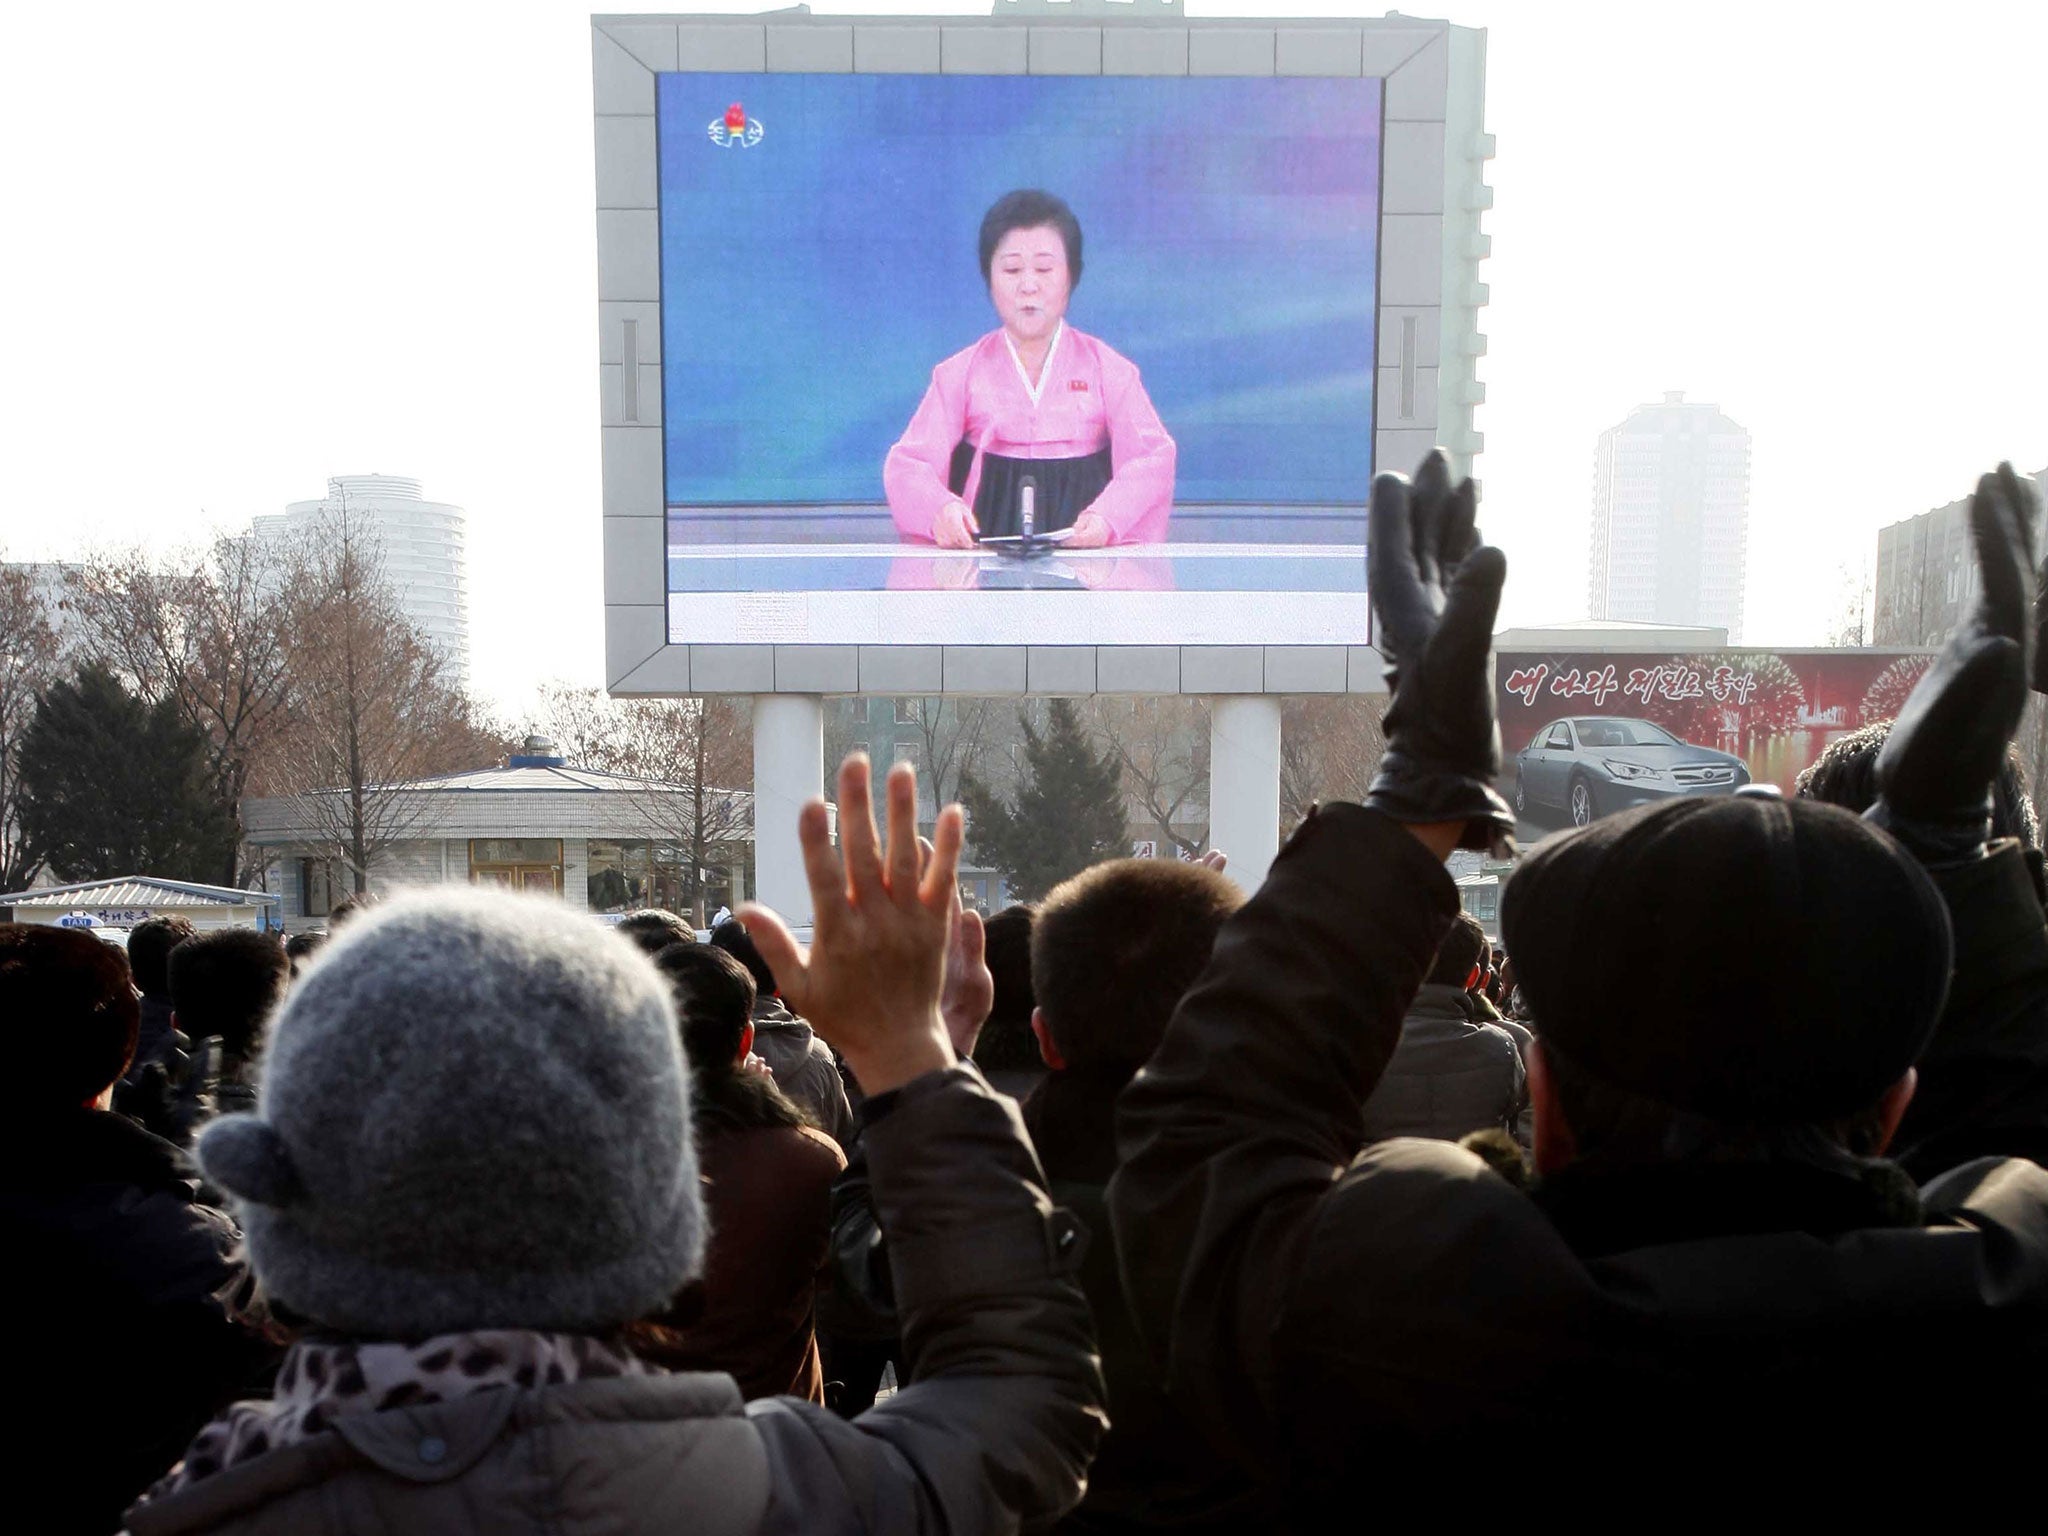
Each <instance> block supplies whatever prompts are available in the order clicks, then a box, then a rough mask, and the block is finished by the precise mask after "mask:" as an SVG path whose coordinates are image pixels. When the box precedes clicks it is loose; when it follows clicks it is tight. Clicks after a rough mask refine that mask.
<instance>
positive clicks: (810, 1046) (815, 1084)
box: [754, 992, 855, 1151]
mask: <svg viewBox="0 0 2048 1536" xmlns="http://www.w3.org/2000/svg"><path fill="white" fill-rule="evenodd" d="M754 1054H755V1055H757V1056H759V1057H760V1058H761V1059H762V1060H763V1061H765V1062H767V1063H768V1070H769V1071H770V1072H772V1073H773V1074H774V1075H775V1086H776V1087H778V1088H780V1089H781V1090H782V1091H783V1092H784V1093H785V1094H787V1095H788V1096H789V1097H790V1098H791V1099H792V1100H794V1101H795V1102H796V1103H797V1104H798V1105H799V1106H801V1107H802V1108H803V1109H804V1110H805V1111H807V1112H808V1113H809V1115H810V1117H811V1118H812V1119H813V1120H815V1121H817V1122H818V1128H819V1129H820V1130H822V1131H823V1132H824V1133H825V1134H826V1135H827V1136H830V1137H831V1138H832V1139H833V1140H834V1141H836V1142H838V1143H839V1146H840V1150H842V1151H850V1150H851V1149H852V1146H853V1140H854V1134H855V1125H854V1118H853V1106H852V1105H851V1104H850V1103H849V1102H848V1101H847V1097H846V1084H845V1083H843V1082H842V1081H840V1077H839V1063H838V1062H837V1061H836V1060H835V1059H834V1057H833V1055H832V1047H831V1046H829V1045H827V1044H826V1043H825V1042H824V1041H822V1040H820V1039H819V1038H818V1037H817V1035H816V1034H814V1033H812V1030H811V1026H810V1025H808V1024H806V1023H805V1022H804V1021H803V1020H802V1019H800V1018H798V1017H797V1016H796V1015H795V1014H793V1013H791V1012H790V1011H789V1009H788V1008H787V1007H785V1006H784V1005H783V1001H782V999H781V998H779V997H777V996H776V995H775V994H774V993H772V992H771V993H769V994H768V995H767V996H766V997H763V998H760V999H758V1000H757V1001H756V1002H755V1004H754Z"/></svg>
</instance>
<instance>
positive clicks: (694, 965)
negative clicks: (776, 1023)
mask: <svg viewBox="0 0 2048 1536" xmlns="http://www.w3.org/2000/svg"><path fill="white" fill-rule="evenodd" d="M654 963H655V964H656V965H657V966H659V967H660V969H661V973H662V975H664V976H666V977H667V978H668V980H669V986H670V988H671V990H672V996H673V997H674V1000H675V1005H676V1016H677V1018H678V1019H680V1020H681V1024H682V1031H683V1054H684V1055H685V1056H687V1057H688V1058H689V1060H690V1070H691V1071H692V1072H695V1073H697V1074H698V1075H699V1076H701V1077H716V1076H723V1075H724V1074H726V1073H730V1072H733V1071H736V1070H737V1069H738V1067H739V1054H740V1042H741V1041H743V1040H745V1039H746V1037H747V1030H748V1029H749V1028H750V1027H751V1026H752V1024H753V1022H754V978H753V977H752V976H749V975H748V974H747V968H746V967H745V966H744V965H741V964H740V963H739V961H737V960H735V959H734V958H733V957H732V956H731V955H729V954H727V953H726V952H725V951H724V950H722V949H718V948H715V947H714V946H712V945H710V944H698V943H695V942H694V941H693V942H691V943H688V944H671V945H669V946H668V948H666V949H664V950H663V951H662V952H661V953H660V954H658V955H656V956H655V957H654Z"/></svg>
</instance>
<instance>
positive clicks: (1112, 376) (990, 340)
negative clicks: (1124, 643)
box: [882, 191, 1174, 549]
mask: <svg viewBox="0 0 2048 1536" xmlns="http://www.w3.org/2000/svg"><path fill="white" fill-rule="evenodd" d="M981 274H982V277H983V278H984V279H985V280H986V281H987V283H988V293H989V298H990V300H991V301H992V302H993V303H994V304H995V310H996V318H997V319H999V320H1000V321H1001V322H1002V325H1001V326H1000V328H998V329H996V330H993V331H990V332H989V333H988V334H987V335H986V336H984V337H982V338H981V340H979V341H977V342H975V343H974V345H972V346H970V347H968V348H966V349H965V350H963V351H960V352H956V353H954V354H953V355H952V356H951V357H949V358H947V359H946V360H945V361H944V362H942V363H940V364H939V365H938V367H936V368H934V369H933V370H932V382H931V387H930V388H929V389H927V390H926V391H925V395H924V400H923V401H922V402H921V403H920V404H919V405H918V408H917V414H916V415H914V416H912V417H911V418H910V425H909V426H908V427H907V428H906V429H905V430H904V433H903V436H902V437H901V438H900V439H899V440H898V441H897V443H896V446H895V447H893V448H891V449H890V450H889V457H888V459H887V460H886V461H885V462H884V464H883V466H882V483H883V486H884V488H885V490H886V492H887V494H888V498H889V512H890V515H891V516H892V517H893V518H894V519H895V520H896V528H897V531H898V532H900V533H901V534H903V535H904V536H905V537H906V538H912V539H929V540H931V541H932V542H933V543H935V544H938V545H939V546H941V547H942V548H945V549H970V548H972V547H973V546H974V543H975V541H976V539H977V538H978V537H981V536H983V535H996V534H1014V533H1017V532H1019V531H1020V530H1019V527H1018V505H1019V500H1020V494H1021V491H1022V488H1023V482H1024V480H1025V478H1026V477H1027V476H1028V477H1029V478H1030V480H1031V482H1032V484H1033V487H1034V491H1035V494H1034V502H1035V506H1036V517H1035V525H1034V530H1033V531H1035V532H1037V533H1041V534H1042V533H1051V532H1056V531H1058V530H1060V529H1066V528H1071V529H1072V532H1071V533H1070V534H1069V535H1068V538H1067V541H1066V544H1067V547H1068V548H1069V549H1100V548H1102V547H1104V546H1105V545H1110V544H1150V543H1157V542H1158V541H1160V540H1162V539H1164V538H1165V537H1166V523H1167V519H1168V517H1169V516H1170V515H1171V514H1172V511H1173V466H1174V446H1173V439H1172V438H1171V437H1169V436H1167V433H1166V428H1165V427H1164V426H1162V425H1161V424H1160V421H1159V413H1158V412H1157V411H1155V410H1154V409H1153V408H1152V401H1151V398H1150V397H1149V396H1148V395H1147V394H1146V393H1145V386H1144V385H1143V383H1141V382H1140V381H1139V378H1138V369H1137V365H1136V364H1134V363H1132V362H1131V361H1130V360H1129V359H1128V358H1126V357H1124V356H1122V355H1121V354H1120V353H1118V352H1116V351H1114V350H1113V349H1112V348H1110V347H1109V346H1107V345H1106V344H1104V343H1103V342H1100V341H1097V340H1096V339H1095V338H1094V337H1093V336H1088V335H1084V334H1083V333H1082V332H1080V331H1077V330H1075V329H1074V328H1073V327H1072V326H1070V325H1068V324H1067V319H1066V316H1067V301H1068V300H1069V299H1070V298H1071V297H1072V295H1073V291H1074V288H1075V286H1076V285H1077V284H1079V282H1080V281H1081V225H1080V223H1079V221H1078V220H1076V219H1075V217H1074V214H1073V210H1072V209H1070V208H1068V207H1067V205H1066V204H1065V203H1064V202H1062V201H1061V200H1060V199H1059V198H1057V197H1054V196H1053V195H1052V194H1051V193H1049V192H1040V191H1017V192H1009V193H1006V194H1004V195H1003V196H1002V197H1001V198H998V199H997V200H996V204H995V206H994V207H992V208H990V209H989V211H988V213H987V214H986V215H985V216H984V217H983V219H982V221H981Z"/></svg>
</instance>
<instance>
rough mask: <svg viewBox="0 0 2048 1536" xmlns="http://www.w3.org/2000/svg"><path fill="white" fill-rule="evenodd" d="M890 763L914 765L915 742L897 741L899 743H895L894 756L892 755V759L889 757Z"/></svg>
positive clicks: (915, 758)
mask: <svg viewBox="0 0 2048 1536" xmlns="http://www.w3.org/2000/svg"><path fill="white" fill-rule="evenodd" d="M890 761H891V762H896V763H914V762H916V761H917V743H916V742H914V741H899V742H897V743H896V751H895V755H894V756H893V757H891V758H890Z"/></svg>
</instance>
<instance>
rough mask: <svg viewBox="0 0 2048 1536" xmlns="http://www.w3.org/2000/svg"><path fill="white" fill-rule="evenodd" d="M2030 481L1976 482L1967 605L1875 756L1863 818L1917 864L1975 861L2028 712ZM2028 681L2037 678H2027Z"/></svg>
mask: <svg viewBox="0 0 2048 1536" xmlns="http://www.w3.org/2000/svg"><path fill="white" fill-rule="evenodd" d="M2035 513H2036V508H2035V498H2034V490H2033V487H2032V486H2031V485H2030V484H2028V483H2027V482H2026V481H2025V480H2024V479H2022V478H2021V477H2020V476H2018V475H2017V474H2015V473H2013V468H2012V466H2011V465H2010V464H2001V465H1999V466H1998V468H1997V470H1996V471H1994V472H1993V473H1991V474H1988V475H1985V476H1984V477H1983V478H1982V479H1980V480H1979V481H1978V482H1977V491H1976V494H1975V495H1973V496H1972V497H1971V498H1970V544H1971V547H1972V549H1973V550H1974V552H1975V554H1976V559H1977V572H1978V576H1979V577H1980V580H1979V582H1978V592H1977V600H1976V602H1975V603H1974V604H1972V605H1971V608H1970V611H1969V612H1968V613H1967V614H1965V615H1964V616H1963V618H1962V620H1961V622H1959V623H1958V624H1957V625H1956V627H1955V629H1954V630H1953V631H1951V632H1950V634H1949V637H1948V641H1947V643H1946V644H1945V645H1943V646H1942V648H1941V654H1940V655H1939V656H1937V657H1935V658H1934V665H1933V666H1931V667H1929V668H1928V669H1927V675H1926V676H1925V677H1923V678H1921V679H1920V682H1919V684H1918V686H1916V687H1915V688H1914V689H1913V692H1912V695H1911V696H1910V697H1909V698H1908V699H1907V700H1906V706H1905V708H1903V709H1901V710H1900V711H1899V717H1898V719H1897V720H1896V721H1894V722H1893V723H1892V729H1891V735H1890V736H1889V737H1887V738H1886V740H1885V744H1884V750H1883V751H1882V752H1880V753H1879V754H1878V758H1877V788H1878V799H1877V803H1876V804H1875V805H1873V806H1872V807H1871V808H1870V810H1869V811H1868V812H1866V815H1867V816H1868V818H1869V819H1870V820H1871V821H1873V822H1875V823H1877V825H1879V826H1881V827H1883V828H1885V830H1887V831H1888V832H1890V833H1891V834H1892V835H1893V836H1894V837H1896V838H1898V839H1899V841H1900V842H1902V843H1904V844H1905V845H1906V846H1907V847H1908V848H1910V849H1911V850H1912V851H1913V853H1914V854H1915V855H1917V856H1918V857H1919V858H1920V859H1921V860H1922V862H1924V863H1928V864H1942V863H1949V862H1952V861H1954V860H1957V859H1965V858H1970V857H1973V856H1974V855H1975V854H1976V853H1977V851H1978V850H1979V849H1980V848H1981V847H1982V845H1983V843H1984V840H1985V838H1986V837H1987V836H1988V835H1989V834H1990V828H1991V791H1992V786H1993V784H1994V783H1995V782H1996V780H1997V778H1998V772H1999V768H2000V766H2001V765H2002V764H2003V763H2004V761H2005V752H2006V745H2007V743H2008V742H2010V741H2011V740H2012V736H2013V732H2014V731H2016V730H2017V729H2018V728H2019V723H2020V713H2021V711H2022V710H2024V709H2025V708H2026V703H2027V682H2028V677H2029V673H2030V671H2031V670H2033V669H2038V668H2039V667H2040V666H2041V660H2040V656H2039V654H2038V652H2036V653H2035V654H2034V656H2033V658H2032V663H2033V666H2032V668H2030V667H2029V657H2028V647H2029V646H2030V645H2032V644H2034V642H2035V625H2036V624H2037V622H2039V620H2038V617H2037V615H2038V612H2039V610H2038V600H2039V599H2038V593H2037V591H2036V581H2037V579H2036V577H2035V574H2034V518H2035ZM2037 686H2038V684H2037Z"/></svg>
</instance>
